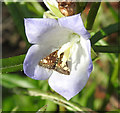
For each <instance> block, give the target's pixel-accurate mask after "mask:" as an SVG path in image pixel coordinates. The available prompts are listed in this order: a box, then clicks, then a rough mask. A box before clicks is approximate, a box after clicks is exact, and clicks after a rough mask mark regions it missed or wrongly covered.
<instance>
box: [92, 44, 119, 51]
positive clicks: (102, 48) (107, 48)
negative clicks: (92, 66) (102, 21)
mask: <svg viewBox="0 0 120 113" xmlns="http://www.w3.org/2000/svg"><path fill="white" fill-rule="evenodd" d="M92 47H93V48H94V50H95V52H102V53H119V52H120V50H119V47H118V46H97V45H95V46H92Z"/></svg>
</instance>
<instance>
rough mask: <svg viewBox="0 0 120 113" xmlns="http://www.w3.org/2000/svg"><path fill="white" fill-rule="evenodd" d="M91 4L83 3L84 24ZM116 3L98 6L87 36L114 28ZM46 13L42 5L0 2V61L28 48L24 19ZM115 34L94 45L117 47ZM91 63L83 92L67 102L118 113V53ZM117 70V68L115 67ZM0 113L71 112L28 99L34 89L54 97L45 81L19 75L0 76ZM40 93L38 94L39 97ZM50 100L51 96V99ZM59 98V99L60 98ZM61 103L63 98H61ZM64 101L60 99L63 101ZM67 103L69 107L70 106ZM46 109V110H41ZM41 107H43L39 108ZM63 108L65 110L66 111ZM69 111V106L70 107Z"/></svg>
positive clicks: (58, 105) (102, 55) (35, 98)
mask: <svg viewBox="0 0 120 113" xmlns="http://www.w3.org/2000/svg"><path fill="white" fill-rule="evenodd" d="M91 4H92V3H87V6H86V7H85V10H84V11H83V12H82V19H83V21H84V23H85V22H86V19H87V15H88V13H89V9H90V7H91ZM118 6H119V2H111V3H105V2H102V3H101V5H100V8H99V10H98V13H97V16H96V19H95V22H94V24H93V28H92V30H89V32H90V33H91V35H94V34H95V33H96V32H98V31H99V30H100V29H101V28H104V27H107V26H109V25H111V24H115V23H117V22H118V21H119V19H118V14H119V12H118ZM46 10H47V8H46V6H45V5H44V3H43V2H41V3H38V2H17V3H15V2H6V3H4V2H2V40H0V43H1V44H2V57H3V58H8V57H12V56H18V55H21V54H26V53H27V50H28V48H29V47H30V44H29V43H28V41H27V38H26V36H25V32H24V24H23V19H24V18H33V17H34V18H42V17H43V13H44V12H45V11H46ZM119 38H120V37H119V36H118V33H117V32H116V33H112V34H111V35H109V36H106V37H105V38H104V39H102V40H100V41H98V42H97V43H96V45H113V46H114V45H115V46H116V45H118V44H119ZM97 54H98V58H97V59H96V60H94V61H93V65H94V66H93V71H92V73H91V75H90V78H89V80H88V82H87V84H86V86H85V87H84V88H83V90H82V91H81V92H80V93H79V94H77V95H76V96H75V97H73V98H72V99H71V100H70V101H69V102H70V103H72V104H73V105H76V104H79V105H80V106H83V107H87V108H90V109H92V110H95V111H116V112H117V111H119V109H120V101H119V100H118V96H119V95H120V91H119V90H118V88H120V83H119V80H120V77H118V75H119V74H118V71H119V69H118V65H119V64H120V62H119V61H120V60H118V58H120V56H119V54H118V53H100V52H98V53H97ZM119 67H120V66H119ZM0 79H1V80H2V83H1V85H2V110H3V111H10V112H12V111H14V112H15V111H16V112H17V111H34V112H37V111H38V110H39V109H40V108H41V109H43V111H44V109H46V111H55V112H60V111H64V112H67V111H72V110H73V109H71V108H69V107H68V106H67V105H68V104H65V103H61V102H59V101H56V100H55V99H53V98H52V97H46V96H45V95H43V96H41V95H40V96H31V95H29V94H26V90H27V89H29V88H30V89H37V90H40V91H41V92H42V93H43V94H44V92H45V94H46V92H48V91H50V92H52V94H55V95H57V94H56V93H55V92H54V91H53V90H52V89H51V88H50V87H49V85H48V83H47V80H43V81H42V80H41V81H40V80H33V79H31V78H29V77H27V76H26V75H25V74H24V73H23V71H18V72H14V73H4V74H2V76H1V78H0ZM41 92H40V93H41ZM53 96H54V95H53ZM61 98H62V97H61ZM62 99H63V98H62ZM63 100H64V99H63ZM70 103H69V105H70ZM45 105H47V106H45ZM43 106H44V107H43ZM66 106H67V107H66ZM70 107H71V105H70Z"/></svg>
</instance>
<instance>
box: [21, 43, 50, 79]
mask: <svg viewBox="0 0 120 113" xmlns="http://www.w3.org/2000/svg"><path fill="white" fill-rule="evenodd" d="M50 52H51V51H50V49H46V48H45V47H44V48H43V47H41V46H39V45H33V46H31V47H30V49H29V50H28V52H27V55H26V57H25V60H24V63H23V69H24V73H25V74H26V75H27V76H29V77H30V78H32V79H36V80H44V79H48V77H49V76H50V75H51V74H52V71H51V70H48V69H45V68H43V67H41V66H39V65H38V63H39V61H40V60H41V59H42V58H44V57H45V56H47V55H48V54H49V53H50Z"/></svg>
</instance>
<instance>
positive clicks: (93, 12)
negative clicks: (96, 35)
mask: <svg viewBox="0 0 120 113" xmlns="http://www.w3.org/2000/svg"><path fill="white" fill-rule="evenodd" d="M100 3H101V2H94V3H92V6H91V8H90V11H89V14H88V17H87V21H86V29H87V30H91V29H92V26H93V24H94V21H95V18H96V15H97V12H98V9H99V6H100Z"/></svg>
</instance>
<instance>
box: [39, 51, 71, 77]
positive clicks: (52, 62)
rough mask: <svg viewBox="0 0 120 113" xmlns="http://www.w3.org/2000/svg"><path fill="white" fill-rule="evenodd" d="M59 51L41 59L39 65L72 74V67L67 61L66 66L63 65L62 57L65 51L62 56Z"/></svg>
mask: <svg viewBox="0 0 120 113" xmlns="http://www.w3.org/2000/svg"><path fill="white" fill-rule="evenodd" d="M57 52H58V50H56V51H54V52H52V53H51V54H49V55H48V56H47V57H45V58H43V59H42V60H40V62H39V65H40V66H42V67H44V68H48V69H53V70H55V71H57V72H59V73H62V74H65V75H70V69H69V67H68V64H67V62H66V64H65V65H64V66H62V58H63V55H64V53H62V54H61V55H60V58H58V55H57Z"/></svg>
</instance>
